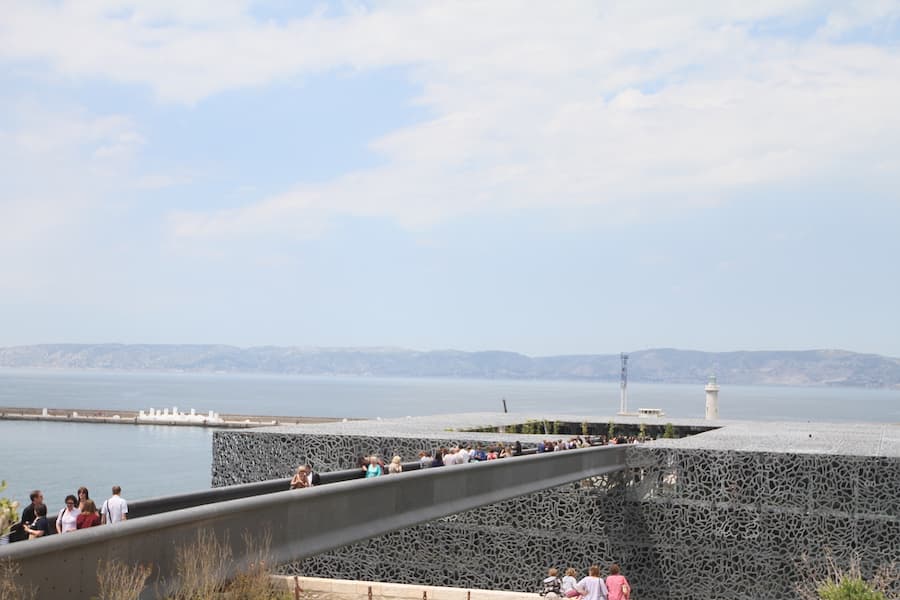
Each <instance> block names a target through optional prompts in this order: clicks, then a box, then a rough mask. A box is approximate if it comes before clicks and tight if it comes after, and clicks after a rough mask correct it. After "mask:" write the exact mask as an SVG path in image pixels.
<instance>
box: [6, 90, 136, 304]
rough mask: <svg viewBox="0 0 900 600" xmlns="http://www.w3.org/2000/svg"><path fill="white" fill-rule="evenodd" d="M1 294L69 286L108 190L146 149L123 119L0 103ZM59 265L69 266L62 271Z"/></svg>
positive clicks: (30, 104) (123, 178) (119, 182)
mask: <svg viewBox="0 0 900 600" xmlns="http://www.w3.org/2000/svg"><path fill="white" fill-rule="evenodd" d="M0 112H2V114H3V115H4V121H8V123H7V124H0V164H2V165H3V166H2V169H3V187H2V189H0V255H2V256H5V257H7V260H3V261H0V292H3V291H14V292H15V294H19V295H26V296H27V295H28V294H29V293H30V291H32V290H39V289H47V288H53V289H57V290H60V289H67V288H66V285H65V284H63V283H61V282H62V281H63V280H65V281H69V282H71V280H72V279H73V278H77V277H78V273H79V271H80V270H81V267H83V266H84V265H75V264H70V262H69V261H71V262H72V263H76V262H77V259H75V256H76V255H78V253H79V251H80V246H81V243H82V242H83V238H84V236H85V233H86V231H87V228H88V226H89V224H90V223H91V222H92V221H93V220H95V219H96V218H97V213H98V209H100V208H101V207H106V206H108V203H109V202H110V199H109V197H108V193H109V190H110V189H115V188H119V189H121V187H122V185H123V182H126V181H128V165H129V164H130V160H131V158H132V156H133V155H134V153H135V152H136V151H137V150H138V149H139V148H140V146H141V145H142V144H143V137H142V136H141V135H140V134H139V133H138V132H137V130H136V127H135V124H134V123H133V121H132V120H131V119H130V118H129V117H127V116H123V115H118V114H108V115H93V114H90V113H88V112H87V111H84V110H80V109H60V108H57V107H53V108H48V107H46V106H43V105H41V104H37V103H34V102H32V101H30V102H17V101H11V100H5V101H0ZM61 265H65V266H64V267H63V268H60V266H61Z"/></svg>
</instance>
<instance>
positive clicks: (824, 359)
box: [0, 344, 900, 389]
mask: <svg viewBox="0 0 900 600" xmlns="http://www.w3.org/2000/svg"><path fill="white" fill-rule="evenodd" d="M0 367H20V368H23V367H29V368H60V369H110V370H154V371H188V372H207V373H208V372H234V373H281V374H298V375H353V376H382V377H460V378H462V377H467V378H491V379H501V378H508V379H582V380H599V381H616V380H618V378H619V368H620V362H619V355H618V354H595V355H592V354H581V355H566V356H539V357H531V356H525V355H524V354H517V353H515V352H499V351H489V352H461V351H458V350H435V351H429V352H420V351H416V350H406V349H401V348H301V347H277V346H261V347H254V348H237V347H234V346H222V345H146V344H129V345H123V344H44V345H35V346H14V347H8V348H0ZM711 374H715V375H717V376H718V378H719V382H720V383H726V384H727V383H730V384H751V385H752V384H773V385H829V386H859V387H879V388H896V389H900V359H897V358H890V357H886V356H879V355H875V354H858V353H855V352H847V351H843V350H804V351H772V352H769V351H756V352H698V351H693V350H675V349H671V348H659V349H653V350H640V351H637V352H631V353H630V358H629V361H628V375H629V381H640V382H657V383H700V382H705V381H706V378H707V377H708V376H709V375H711Z"/></svg>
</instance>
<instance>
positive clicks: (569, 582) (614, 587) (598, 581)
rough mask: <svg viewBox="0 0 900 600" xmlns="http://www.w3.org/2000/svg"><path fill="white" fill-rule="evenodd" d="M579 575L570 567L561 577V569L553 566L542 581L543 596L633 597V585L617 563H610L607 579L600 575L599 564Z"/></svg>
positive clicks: (606, 599) (598, 599)
mask: <svg viewBox="0 0 900 600" xmlns="http://www.w3.org/2000/svg"><path fill="white" fill-rule="evenodd" d="M577 575H578V572H577V571H576V570H575V569H573V568H571V567H570V568H568V569H566V574H565V575H564V576H563V577H560V576H559V570H558V569H556V567H553V568H551V569H550V570H549V571H548V573H547V577H545V578H544V580H543V581H542V582H541V592H540V594H541V596H543V597H544V598H547V599H554V598H575V599H576V600H578V599H580V600H628V599H629V598H630V597H631V585H630V584H629V583H628V580H627V579H626V578H625V576H624V575H622V571H621V569H620V568H619V565H617V564H615V563H614V564H612V565H610V567H609V575H607V576H606V579H605V580H604V579H603V577H601V576H600V567H598V566H597V565H592V566H591V567H590V568H589V569H588V574H587V576H586V577H583V578H582V579H580V580H579V579H577Z"/></svg>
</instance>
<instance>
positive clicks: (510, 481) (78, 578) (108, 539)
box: [0, 446, 626, 600]
mask: <svg viewBox="0 0 900 600" xmlns="http://www.w3.org/2000/svg"><path fill="white" fill-rule="evenodd" d="M625 450H626V448H625V447H623V446H601V447H594V448H585V449H580V450H567V451H564V452H552V453H546V454H536V455H530V456H521V457H514V458H508V459H502V460H493V461H488V462H482V463H470V464H467V465H457V466H453V467H442V468H432V469H422V470H418V469H416V467H417V465H416V464H410V465H407V467H408V468H407V470H406V472H404V473H402V474H400V475H390V476H385V477H378V478H374V479H361V478H360V477H361V472H359V471H344V472H337V473H325V474H322V482H321V483H322V484H323V485H319V486H316V487H314V488H307V489H302V490H287V489H286V488H287V487H288V480H286V479H285V480H276V481H266V482H260V483H254V484H245V485H236V486H230V487H226V488H215V489H211V490H205V491H202V492H197V493H194V494H183V495H179V496H169V497H166V498H159V499H154V500H147V501H141V502H134V503H132V504H131V506H130V510H131V512H130V517H131V518H130V519H129V520H128V521H126V522H123V523H119V524H116V525H109V526H102V527H94V528H91V529H86V530H81V531H78V532H76V533H72V534H65V535H54V536H51V537H49V538H47V539H41V540H36V541H31V542H27V543H26V542H19V543H16V544H11V545H8V546H2V547H0V560H3V559H10V560H12V561H14V562H16V563H18V565H19V567H20V568H21V571H22V575H23V579H24V582H25V583H26V584H27V583H31V584H32V585H33V586H35V587H37V588H38V593H37V598H38V599H39V600H45V599H46V600H53V599H57V598H89V597H91V596H92V595H96V593H97V581H96V567H97V564H98V561H99V560H112V559H118V560H121V561H122V562H124V563H126V564H137V563H140V564H152V565H154V566H155V567H156V568H155V569H154V574H153V578H154V579H155V580H156V581H157V582H173V581H174V575H175V566H176V565H175V548H176V547H177V546H186V545H188V544H191V543H192V542H194V541H195V540H196V539H197V534H198V532H199V531H211V532H214V533H215V534H216V535H217V537H218V538H219V540H220V542H221V541H223V540H225V541H227V544H228V545H229V546H230V547H231V551H232V555H233V557H234V558H235V559H236V560H237V561H238V562H242V561H247V560H252V557H248V552H249V551H251V550H248V539H247V538H248V537H250V538H254V539H251V540H249V542H250V545H253V544H254V543H258V542H259V540H260V539H261V538H262V536H265V535H270V536H271V545H270V549H269V554H270V557H271V559H272V560H273V561H274V562H275V563H277V564H282V563H287V562H290V561H295V560H299V559H303V558H307V557H310V556H314V555H316V554H318V553H321V552H324V551H327V550H331V549H334V548H339V547H341V546H345V545H347V544H351V543H354V542H359V541H362V540H365V539H368V538H371V537H375V536H378V535H382V534H385V533H388V532H391V531H394V530H398V529H403V528H406V527H410V526H412V525H417V524H420V523H425V522H427V521H431V520H434V519H438V518H440V517H444V516H447V515H451V514H455V513H459V512H462V511H465V510H469V509H473V508H477V507H479V506H485V505H489V504H492V503H495V502H501V501H503V500H507V499H510V498H514V497H517V496H522V495H525V494H530V493H534V492H539V491H541V490H545V489H550V488H553V487H556V486H560V485H563V484H566V483H570V482H574V481H578V480H581V479H586V478H589V477H595V476H599V475H604V474H609V473H613V472H616V471H620V470H623V469H625ZM324 484H328V485H324ZM245 532H247V533H248V534H249V536H248V535H245ZM170 585H171V583H170ZM151 587H152V586H151Z"/></svg>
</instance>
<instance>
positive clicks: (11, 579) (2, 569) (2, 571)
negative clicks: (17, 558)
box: [0, 560, 37, 600]
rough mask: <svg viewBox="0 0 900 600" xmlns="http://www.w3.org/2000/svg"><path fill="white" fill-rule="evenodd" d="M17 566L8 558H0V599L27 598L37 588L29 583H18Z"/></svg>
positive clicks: (19, 599) (32, 596) (33, 593)
mask: <svg viewBox="0 0 900 600" xmlns="http://www.w3.org/2000/svg"><path fill="white" fill-rule="evenodd" d="M18 578H19V566H18V565H17V564H15V563H14V562H11V561H10V560H0V600H29V599H31V598H34V596H35V594H36V592H37V590H35V589H34V588H33V587H32V586H31V585H29V586H28V587H27V588H26V587H24V586H22V585H19V583H18V582H17V581H16V580H17V579H18Z"/></svg>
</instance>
